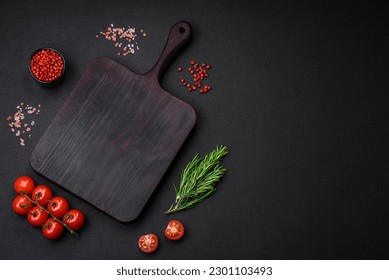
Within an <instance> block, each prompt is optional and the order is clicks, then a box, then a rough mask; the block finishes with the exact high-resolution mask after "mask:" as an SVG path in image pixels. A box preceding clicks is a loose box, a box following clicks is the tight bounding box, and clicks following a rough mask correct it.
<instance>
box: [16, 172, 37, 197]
mask: <svg viewBox="0 0 389 280" xmlns="http://www.w3.org/2000/svg"><path fill="white" fill-rule="evenodd" d="M34 188H35V182H34V179H32V178H31V177H29V176H20V177H19V178H17V179H16V180H15V182H14V189H15V191H16V192H17V193H18V194H22V192H23V193H24V194H31V193H32V191H33V190H34Z"/></svg>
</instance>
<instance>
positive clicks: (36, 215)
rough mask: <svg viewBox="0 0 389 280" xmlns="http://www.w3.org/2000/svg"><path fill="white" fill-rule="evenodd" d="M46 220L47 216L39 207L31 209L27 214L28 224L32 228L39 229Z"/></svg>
mask: <svg viewBox="0 0 389 280" xmlns="http://www.w3.org/2000/svg"><path fill="white" fill-rule="evenodd" d="M48 218H49V215H48V214H47V213H46V212H45V211H44V210H42V209H41V208H40V207H39V206H35V207H33V208H31V209H30V211H28V214H27V220H28V222H29V223H30V224H31V225H33V226H34V227H40V226H41V225H43V224H44V223H45V222H46V221H47V219H48Z"/></svg>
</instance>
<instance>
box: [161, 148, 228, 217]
mask: <svg viewBox="0 0 389 280" xmlns="http://www.w3.org/2000/svg"><path fill="white" fill-rule="evenodd" d="M227 154H228V147H227V146H224V145H221V146H216V149H215V150H213V151H212V152H210V153H209V154H207V155H205V157H204V158H202V157H200V156H199V155H198V154H197V155H195V157H194V158H193V159H192V161H191V162H189V163H188V165H187V166H186V167H185V169H184V170H183V171H182V173H181V177H180V187H179V188H178V189H177V188H176V186H174V190H175V192H176V201H175V202H174V204H172V206H170V208H169V210H168V211H166V212H165V214H169V213H174V212H178V211H181V210H186V209H190V208H193V207H195V206H196V205H197V204H198V203H200V202H201V201H203V200H205V199H206V198H207V197H209V196H211V195H212V194H213V193H214V192H215V191H216V188H215V184H216V183H217V182H218V181H220V179H221V177H223V175H224V173H225V172H226V171H227V169H225V168H224V167H223V166H222V165H220V162H221V160H222V159H223V158H224V156H225V155H227Z"/></svg>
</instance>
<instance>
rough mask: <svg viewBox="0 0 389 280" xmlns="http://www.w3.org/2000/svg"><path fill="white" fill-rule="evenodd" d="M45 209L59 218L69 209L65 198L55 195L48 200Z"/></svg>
mask: <svg viewBox="0 0 389 280" xmlns="http://www.w3.org/2000/svg"><path fill="white" fill-rule="evenodd" d="M47 210H49V212H50V213H51V214H52V215H53V216H54V217H56V218H58V219H61V218H62V217H63V216H64V215H65V214H66V213H67V212H68V211H69V203H68V201H67V200H66V198H64V197H62V196H56V197H54V198H53V199H52V200H50V201H49V204H48V205H47Z"/></svg>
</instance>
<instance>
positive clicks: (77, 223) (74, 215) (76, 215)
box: [62, 209, 85, 230]
mask: <svg viewBox="0 0 389 280" xmlns="http://www.w3.org/2000/svg"><path fill="white" fill-rule="evenodd" d="M62 221H63V222H64V223H65V224H66V225H68V227H70V228H71V229H72V230H79V229H80V228H82V226H83V225H84V223H85V216H84V213H82V212H81V211H80V210H76V209H73V210H70V211H69V212H67V213H66V214H65V216H63V218H62Z"/></svg>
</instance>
